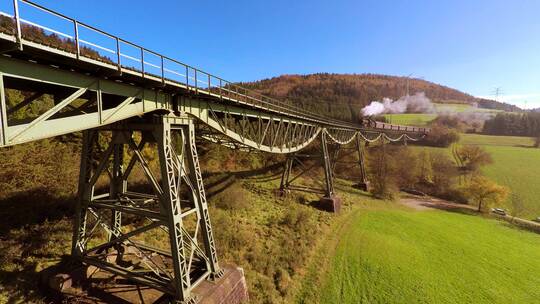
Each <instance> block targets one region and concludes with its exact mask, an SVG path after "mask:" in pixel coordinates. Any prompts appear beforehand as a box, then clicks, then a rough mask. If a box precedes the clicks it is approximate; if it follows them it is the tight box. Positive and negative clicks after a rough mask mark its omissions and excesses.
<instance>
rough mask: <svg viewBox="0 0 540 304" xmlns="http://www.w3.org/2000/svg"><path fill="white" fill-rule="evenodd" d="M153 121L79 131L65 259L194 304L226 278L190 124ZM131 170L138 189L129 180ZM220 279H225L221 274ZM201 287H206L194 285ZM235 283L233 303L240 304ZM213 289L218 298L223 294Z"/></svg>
mask: <svg viewBox="0 0 540 304" xmlns="http://www.w3.org/2000/svg"><path fill="white" fill-rule="evenodd" d="M154 119H155V120H154V121H153V122H151V123H149V122H146V123H137V124H135V123H133V124H129V123H124V124H118V125H114V126H112V127H110V128H109V129H108V130H105V129H93V130H87V131H84V135H83V149H82V155H81V173H80V179H79V199H78V203H77V206H76V218H75V221H74V234H73V245H72V254H73V256H74V257H76V258H77V259H78V260H80V261H81V262H82V263H83V264H84V265H86V266H89V267H93V269H102V270H105V271H107V272H109V273H113V274H115V275H117V276H120V277H124V278H127V279H128V280H131V281H133V282H135V283H138V284H143V285H147V286H149V287H151V288H154V289H157V290H159V291H161V292H163V293H164V295H168V296H170V297H171V298H173V299H174V300H175V301H178V302H182V303H195V302H197V300H198V299H199V298H198V294H201V292H198V291H197V288H204V289H205V290H208V288H210V289H212V288H213V287H212V286H213V285H212V284H214V285H215V284H218V285H219V284H221V285H223V284H229V285H230V282H226V283H223V284H222V283H219V282H220V280H221V281H223V280H225V281H229V280H230V279H220V278H221V277H222V276H223V275H224V271H223V270H222V269H221V268H220V266H219V264H218V258H217V253H216V246H215V242H214V237H213V233H212V226H211V223H210V216H209V213H208V205H207V202H206V195H205V192H204V186H203V183H202V174H201V170H200V167H199V161H198V156H197V149H196V146H195V129H194V125H193V123H192V121H191V120H188V119H186V120H185V121H187V122H186V123H185V124H181V125H174V124H170V123H168V122H167V118H164V117H160V118H154ZM155 154H157V159H158V160H159V165H158V164H156V163H155V162H156V160H155V158H156V157H155V156H152V155H155ZM136 166H137V167H138V168H139V169H141V170H140V171H139V175H143V176H144V177H145V179H146V183H141V182H140V181H139V182H138V184H137V183H136V182H134V181H133V179H132V178H130V177H131V176H132V175H134V174H133V172H135V171H136V170H135V168H136ZM141 171H142V172H141ZM128 181H129V183H128ZM107 184H108V185H107ZM107 186H108V191H105V192H103V188H104V187H107ZM128 186H130V188H128ZM131 186H134V187H133V189H131ZM105 189H107V188H105ZM150 189H151V190H150ZM100 191H101V192H102V193H100ZM122 220H124V221H122ZM201 243H202V244H201ZM233 272H234V271H233ZM225 277H227V278H231V276H230V275H229V274H228V273H226V274H225ZM233 277H238V275H235V276H233ZM241 277H242V280H243V275H241ZM204 281H211V282H214V283H208V282H207V283H204V284H202V285H201V283H202V282H204ZM243 282H244V284H239V286H240V288H241V289H242V290H243V291H240V295H241V296H240V298H244V299H245V298H246V297H247V293H246V288H245V281H243ZM203 285H204V286H205V287H200V286H203ZM221 285H220V286H221ZM235 286H236V285H235ZM235 288H237V287H235ZM218 289H219V290H221V292H222V293H221V295H223V288H222V287H219V288H218ZM204 293H205V294H208V292H204ZM234 296H235V297H238V292H237V291H236V294H235V295H234Z"/></svg>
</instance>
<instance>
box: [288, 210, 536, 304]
mask: <svg viewBox="0 0 540 304" xmlns="http://www.w3.org/2000/svg"><path fill="white" fill-rule="evenodd" d="M376 203H377V204H378V205H379V207H378V208H376V209H371V210H370V209H362V210H359V211H357V212H355V213H353V214H352V215H351V217H350V219H349V220H348V222H347V224H345V225H343V227H342V229H341V230H340V231H338V232H337V234H339V236H340V237H339V239H337V240H336V241H335V243H336V244H337V245H336V249H335V251H334V252H331V253H330V254H328V255H326V253H323V254H321V256H325V255H326V256H329V257H328V258H326V259H324V258H323V259H322V261H320V262H319V264H317V265H314V266H312V269H311V273H310V275H309V276H312V277H320V278H321V279H319V280H320V283H319V284H318V285H317V286H316V287H311V286H308V284H311V283H313V281H310V280H307V281H306V283H305V292H304V293H302V294H301V295H300V296H299V298H298V299H297V302H299V303H538V302H539V301H540V288H538V286H540V276H539V275H538V269H540V235H538V234H534V233H531V232H525V231H521V230H517V229H515V228H510V227H508V226H507V225H506V224H505V223H503V222H500V221H497V220H490V219H485V218H482V217H479V216H471V215H464V214H459V213H452V212H446V211H412V210H408V209H407V210H404V208H400V207H396V206H390V204H389V203H384V202H376ZM383 205H386V207H384V206H383ZM329 246H330V247H331V246H332V244H329ZM330 251H333V250H330ZM309 276H308V277H309Z"/></svg>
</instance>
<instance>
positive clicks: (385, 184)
mask: <svg viewBox="0 0 540 304" xmlns="http://www.w3.org/2000/svg"><path fill="white" fill-rule="evenodd" d="M387 150H389V149H387V147H386V145H382V146H378V147H374V148H371V149H370V153H369V158H368V165H369V173H370V181H371V193H372V194H373V195H374V196H375V197H377V198H380V199H394V198H395V197H396V196H397V194H398V192H399V187H398V184H397V181H396V171H397V170H396V164H395V160H394V158H393V157H392V155H390V153H389V151H387Z"/></svg>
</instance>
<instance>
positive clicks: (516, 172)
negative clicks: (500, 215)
mask: <svg viewBox="0 0 540 304" xmlns="http://www.w3.org/2000/svg"><path fill="white" fill-rule="evenodd" d="M533 142H534V140H533V139H532V138H529V137H517V136H488V135H478V134H465V135H463V136H462V138H461V143H463V144H476V145H481V146H483V147H484V149H486V151H488V152H489V153H490V154H491V157H492V158H493V164H491V165H488V166H486V167H485V168H484V169H483V172H484V174H485V175H486V176H487V177H489V178H491V179H493V180H495V181H496V182H498V183H499V184H502V185H505V186H507V187H509V188H510V190H511V191H513V192H516V193H518V194H519V195H520V196H521V197H522V198H523V200H524V201H525V203H526V205H527V211H526V212H525V214H524V215H523V216H524V217H526V218H534V217H538V216H540V188H539V187H538V186H537V185H538V181H539V180H540V149H537V148H532V144H533Z"/></svg>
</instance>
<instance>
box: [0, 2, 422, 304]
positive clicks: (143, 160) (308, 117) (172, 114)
mask: <svg viewBox="0 0 540 304" xmlns="http://www.w3.org/2000/svg"><path fill="white" fill-rule="evenodd" d="M21 5H25V6H26V7H27V9H36V10H39V11H41V12H45V13H47V14H50V15H52V16H54V17H57V18H59V19H62V20H64V21H66V22H68V23H72V25H73V27H72V29H73V32H72V33H65V32H61V31H59V30H55V29H53V28H51V27H48V26H46V25H42V24H40V21H41V20H39V19H38V20H34V19H30V18H29V17H25V15H24V14H22V10H21V8H20V6H21ZM29 16H32V15H31V14H30V15H29ZM2 18H3V19H2ZM0 21H1V22H0V51H1V54H2V56H0V147H7V146H12V145H17V144H22V143H26V142H30V141H34V140H38V139H43V138H50V137H54V136H58V135H63V134H68V133H73V132H79V131H82V133H83V144H82V145H83V147H82V154H81V164H80V179H79V191H78V203H77V208H76V216H75V220H74V229H73V246H72V255H73V256H74V257H76V258H77V259H78V260H80V261H81V262H82V263H83V264H85V265H92V266H95V267H98V268H102V269H105V270H107V271H109V272H112V273H114V274H117V275H119V276H122V277H126V278H128V279H131V280H134V281H136V282H139V283H142V284H146V285H148V286H151V287H153V288H156V289H158V290H161V291H163V292H164V293H166V294H169V295H171V296H172V297H173V298H174V299H176V300H178V301H183V302H185V303H188V302H194V301H196V298H195V297H194V295H193V289H194V288H195V287H197V286H198V285H199V284H200V283H201V282H202V281H204V280H216V279H218V278H219V277H220V276H221V274H222V271H221V268H220V266H219V263H218V254H217V250H216V246H215V243H214V237H213V233H212V226H211V224H210V215H209V213H208V205H207V202H206V196H205V192H204V185H203V179H202V175H201V169H200V166H199V161H198V155H197V147H196V137H197V138H201V139H204V140H208V141H211V142H214V143H217V144H220V145H224V146H227V147H229V148H232V149H242V150H256V151H262V152H268V153H280V154H286V155H288V159H287V161H286V163H285V170H284V173H283V177H282V183H281V190H282V191H285V190H290V189H293V188H294V187H293V185H292V182H293V181H294V180H295V179H296V178H298V176H293V175H294V172H293V171H294V170H295V166H294V164H295V163H296V164H299V165H300V167H302V166H304V164H303V162H302V157H305V155H303V154H302V153H303V152H304V151H305V148H306V147H308V146H309V145H310V144H312V143H314V142H315V141H317V143H319V144H320V145H319V147H320V149H319V153H318V155H317V157H318V158H319V160H320V162H319V163H320V164H321V166H322V167H323V169H324V172H325V180H324V182H323V183H322V188H321V189H320V190H321V194H323V195H324V196H325V197H326V198H332V197H334V195H335V193H334V189H333V177H334V172H333V171H334V166H335V163H336V160H337V158H338V154H337V153H339V147H340V146H342V145H347V144H349V143H352V142H353V141H354V142H355V144H356V151H357V152H358V165H359V170H361V176H362V177H361V180H360V181H359V182H360V184H362V183H363V184H366V182H367V180H366V177H365V176H366V174H365V168H364V164H363V152H362V151H363V150H362V142H372V141H376V140H381V139H382V140H390V141H400V140H401V141H406V140H418V139H419V138H421V137H423V136H425V135H426V134H427V132H428V131H429V130H427V129H424V128H416V127H406V126H398V125H390V124H382V123H374V122H371V121H369V122H368V121H366V123H365V124H362V125H358V124H352V123H349V122H344V121H338V120H335V119H332V118H329V117H326V116H322V115H320V114H316V113H312V112H308V111H306V110H304V109H301V108H298V107H296V106H294V105H293V104H291V103H290V102H287V101H280V100H276V99H272V98H269V97H266V96H263V95H261V94H259V93H257V92H254V91H250V90H247V89H245V88H242V87H240V86H238V85H236V84H234V83H231V82H228V81H225V80H223V79H222V78H219V77H217V76H214V75H211V74H208V73H206V72H202V71H200V70H198V69H197V68H194V67H191V66H189V65H185V64H183V63H180V62H178V61H176V60H174V59H171V58H169V57H166V56H163V55H160V54H157V53H155V52H152V51H150V50H147V49H145V48H143V47H140V46H138V45H136V44H133V43H130V42H127V41H124V40H122V39H121V38H119V37H116V36H114V35H111V34H108V33H105V32H103V31H100V30H98V29H96V28H94V27H91V26H89V25H86V24H84V23H81V22H78V21H76V20H74V19H72V18H69V17H67V16H64V15H62V14H59V13H57V12H54V11H51V10H49V9H46V8H44V7H42V6H39V5H37V4H35V3H33V2H30V1H26V0H14V1H13V11H12V12H7V11H1V12H0ZM36 29H37V32H38V33H41V34H40V35H42V36H39V35H38V36H36V35H35V33H36ZM83 29H84V30H86V31H93V32H94V34H98V35H101V36H102V38H103V39H109V40H111V41H112V42H113V45H114V46H115V47H113V48H112V49H110V48H106V47H104V46H101V45H100V44H99V43H98V42H96V41H94V42H92V41H90V40H89V38H87V37H84V36H82V34H81V32H82V30H83ZM53 34H54V35H53ZM51 37H53V38H54V39H53V38H51ZM44 38H47V39H44ZM51 39H52V43H51ZM45 40H46V41H45ZM47 41H48V42H47ZM128 47H130V48H131V49H132V50H135V54H138V55H133V52H132V53H129V52H128V51H127V50H126V49H127V48H128ZM100 51H101V52H103V51H105V52H106V53H107V56H104V55H99V54H100V53H99V52H100ZM96 54H97V55H96ZM111 58H112V59H111ZM128 61H131V63H128ZM329 147H331V148H330V149H329ZM148 150H151V151H154V152H155V153H156V154H157V155H158V162H159V167H157V168H156V167H152V165H151V164H150V161H149V160H148V157H147V155H146V154H145V151H148ZM336 151H337V152H336ZM331 152H332V153H331ZM135 167H139V168H140V169H141V170H142V172H143V174H144V176H145V178H146V180H147V184H146V186H147V187H146V188H145V187H142V188H141V187H140V185H133V184H132V183H131V182H130V176H131V175H132V172H133V170H134V168H135ZM304 169H307V168H304ZM304 171H306V170H304ZM301 174H302V173H301ZM137 187H139V188H141V189H142V190H141V189H138V188H137ZM299 190H302V189H299ZM304 190H305V189H304ZM99 231H101V232H99ZM152 233H164V234H166V235H167V236H168V239H169V243H168V244H152V242H151V241H150V242H143V241H148V239H149V238H150V239H151V238H152V237H151V236H152ZM148 235H150V237H148Z"/></svg>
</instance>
